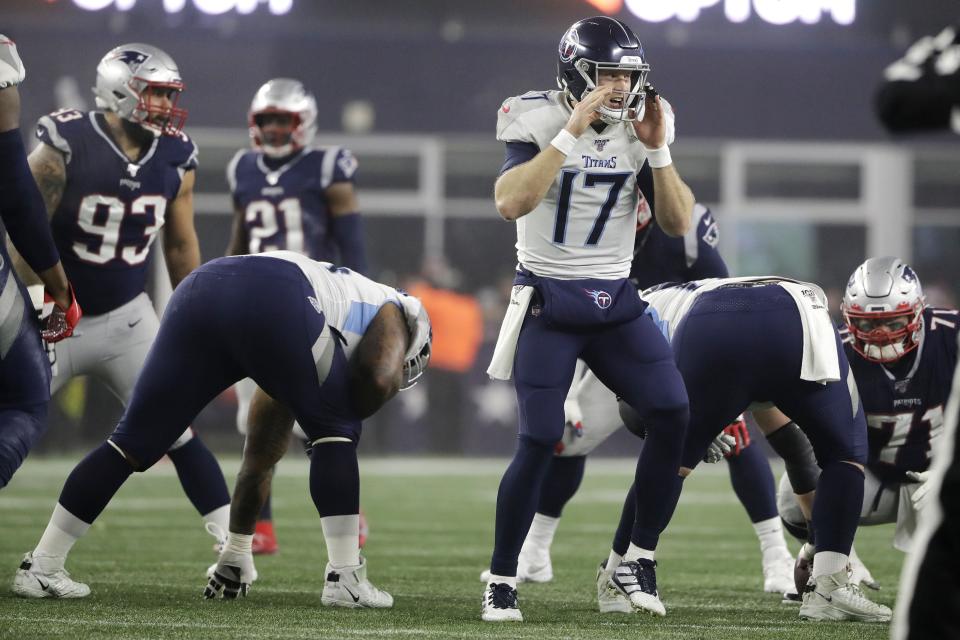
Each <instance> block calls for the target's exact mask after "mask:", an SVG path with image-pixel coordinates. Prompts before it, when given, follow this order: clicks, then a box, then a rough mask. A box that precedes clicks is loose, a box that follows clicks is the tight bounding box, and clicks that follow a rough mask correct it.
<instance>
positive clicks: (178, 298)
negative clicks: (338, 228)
mask: <svg viewBox="0 0 960 640" xmlns="http://www.w3.org/2000/svg"><path fill="white" fill-rule="evenodd" d="M388 303H392V304H388ZM430 337H431V336H430V322H429V319H428V317H427V314H426V312H425V311H424V309H423V306H422V305H421V304H420V301H419V300H417V299H416V298H414V297H412V296H408V295H406V294H404V293H401V292H398V291H397V290H395V289H393V288H391V287H388V286H386V285H381V284H378V283H376V282H373V281H371V280H368V279H367V278H365V277H363V276H361V275H359V274H357V273H354V272H352V271H350V270H349V269H344V268H340V267H335V266H333V265H330V264H328V263H324V262H315V261H313V260H310V259H309V258H306V257H304V256H301V255H299V254H296V253H292V252H289V251H277V252H269V253H263V254H259V255H256V256H237V257H230V258H220V259H218V260H214V261H212V262H209V263H207V264H205V265H203V266H201V267H200V268H198V269H197V270H196V271H194V272H193V273H191V274H190V275H189V276H188V277H187V278H186V279H185V280H184V281H183V282H182V283H181V284H180V286H178V287H177V289H176V291H175V292H174V294H173V297H172V298H171V299H170V303H169V306H168V307H167V310H166V313H165V314H164V317H163V321H162V323H161V326H160V332H159V334H158V335H157V339H156V342H155V343H154V345H153V347H152V348H151V350H150V353H149V355H148V356H147V361H146V364H145V365H144V369H143V372H142V373H141V375H140V378H139V379H138V380H137V383H136V385H135V387H134V390H133V395H132V397H131V400H130V404H129V406H128V407H127V409H126V411H125V412H124V415H123V417H122V418H121V419H120V423H119V425H118V426H117V428H116V429H115V430H114V432H113V434H111V436H110V437H109V438H108V439H107V441H106V442H105V443H103V444H102V445H100V446H99V447H97V448H96V449H94V450H93V451H92V452H90V454H88V455H87V457H86V458H84V460H83V461H81V462H80V464H78V465H77V467H76V468H75V469H74V470H73V472H72V473H71V474H70V476H69V477H68V478H67V481H66V484H65V485H64V487H63V491H62V492H61V494H60V498H59V501H58V504H57V505H56V507H55V509H54V513H53V517H52V518H51V520H50V523H49V524H48V525H47V529H46V531H45V532H44V534H43V537H42V538H41V539H40V542H39V544H38V545H37V547H36V549H35V550H34V551H33V552H31V553H28V554H27V555H26V556H25V557H24V559H23V562H22V564H21V565H20V569H19V570H18V571H17V574H16V577H15V579H14V584H13V590H14V592H15V593H16V594H18V595H21V596H24V597H32V598H42V597H51V596H53V595H54V593H55V594H56V596H55V597H75V598H76V597H83V596H86V595H88V594H89V593H90V589H89V587H87V585H85V584H82V583H79V582H75V581H74V580H72V579H71V578H70V576H69V575H68V574H67V572H66V571H65V570H64V562H65V560H66V556H67V553H68V552H69V550H70V548H71V547H72V546H73V545H74V543H75V542H76V541H77V540H78V539H79V538H80V537H81V536H83V535H84V534H85V533H86V531H87V529H89V528H90V525H91V524H92V523H93V521H94V520H95V519H96V518H97V516H99V515H100V512H101V511H103V509H104V508H105V507H106V506H107V504H108V503H109V502H110V500H111V498H112V497H113V495H114V494H115V493H116V492H117V490H118V489H119V488H120V486H121V485H122V484H123V483H124V482H125V481H126V479H127V478H128V477H129V476H130V474H132V473H133V472H134V471H144V470H146V469H148V468H150V467H151V466H152V465H153V464H154V463H155V462H157V460H159V459H160V458H161V457H162V456H163V454H164V452H165V451H166V450H167V449H168V448H169V447H170V445H171V444H172V443H173V441H174V440H176V439H177V437H178V436H179V435H180V434H181V433H183V430H184V429H185V428H186V426H187V425H188V424H190V422H191V421H192V420H193V419H194V417H195V416H196V415H197V413H199V411H200V410H201V409H203V407H204V406H206V405H207V403H209V402H210V401H211V400H212V399H213V398H215V397H216V396H217V395H218V394H219V393H220V392H222V391H223V390H224V389H226V388H228V387H229V386H230V385H232V384H234V383H235V382H237V381H238V380H240V379H242V378H245V377H249V378H252V379H253V380H254V381H255V382H256V383H257V385H258V386H259V387H260V388H261V389H262V390H263V391H264V392H265V394H264V395H262V396H260V397H259V399H258V401H257V403H256V406H255V408H254V410H255V415H256V419H255V422H256V426H255V427H253V428H252V430H251V433H250V435H248V442H247V446H246V450H245V451H244V460H243V465H242V468H241V470H240V474H239V476H238V479H237V486H236V492H235V498H234V500H233V505H234V508H235V509H236V511H235V512H234V513H233V514H231V521H230V534H229V539H228V541H227V545H226V547H225V549H224V550H223V552H222V553H221V557H220V561H219V562H218V563H217V565H216V567H215V570H214V572H213V576H212V579H211V580H210V583H209V585H208V587H207V595H208V596H209V597H213V596H215V595H217V594H218V593H223V594H224V595H225V596H227V597H235V596H236V595H237V594H238V593H246V591H247V589H248V587H249V584H250V583H251V582H252V580H253V579H254V577H255V573H254V568H253V559H252V555H251V552H250V545H251V540H252V537H253V530H254V524H255V521H256V515H257V512H258V511H259V509H260V504H261V502H262V500H263V497H264V496H265V495H266V492H267V491H268V490H269V486H270V475H269V469H270V467H271V466H272V465H273V464H274V463H275V462H276V460H277V459H278V458H279V457H280V454H281V453H282V451H283V449H284V448H285V445H286V442H287V440H288V438H289V436H290V430H291V427H292V421H293V419H294V418H295V419H296V420H297V421H298V422H299V423H300V425H301V426H302V428H303V430H304V432H306V434H307V435H308V436H309V438H310V444H311V446H312V448H313V451H312V456H311V470H310V489H311V494H312V496H313V500H314V504H316V506H317V510H318V511H319V513H320V522H321V526H322V528H323V533H324V536H325V538H326V543H327V549H328V555H329V564H328V565H327V569H326V572H325V573H326V585H325V586H324V589H323V603H324V604H328V605H348V606H352V607H389V606H391V605H392V604H393V598H391V597H390V595H389V594H387V593H385V592H383V591H380V590H378V589H376V588H375V587H373V586H372V585H371V584H370V582H369V581H368V580H367V579H366V565H365V563H364V561H363V559H362V558H361V557H360V554H359V548H358V534H359V530H358V529H359V516H358V513H359V495H360V489H359V482H360V481H359V472H358V468H357V458H356V446H357V442H358V440H359V438H360V429H361V422H360V421H361V420H362V419H364V418H366V417H368V416H370V415H372V414H373V413H374V412H375V411H376V410H377V409H379V408H380V406H381V405H383V403H384V402H386V401H387V400H388V399H389V398H391V397H393V396H394V395H395V394H396V392H397V391H398V390H399V389H401V388H404V387H406V386H409V385H411V384H413V382H414V381H415V380H416V379H417V378H418V377H419V376H420V375H421V374H422V373H423V371H424V369H425V368H426V365H427V362H428V361H429V357H430ZM330 486H336V487H338V491H335V492H330V491H324V490H323V488H324V487H330ZM53 586H55V587H56V588H52V587H53Z"/></svg>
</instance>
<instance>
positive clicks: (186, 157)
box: [161, 131, 199, 174]
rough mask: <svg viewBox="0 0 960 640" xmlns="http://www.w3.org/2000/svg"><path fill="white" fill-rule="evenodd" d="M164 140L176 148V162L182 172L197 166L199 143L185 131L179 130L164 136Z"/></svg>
mask: <svg viewBox="0 0 960 640" xmlns="http://www.w3.org/2000/svg"><path fill="white" fill-rule="evenodd" d="M162 140H168V141H169V142H168V144H169V145H170V147H171V148H172V149H174V151H173V158H174V163H175V164H176V165H177V168H178V169H180V173H181V174H182V173H183V172H185V171H190V170H191V169H196V168H197V156H198V155H199V149H197V143H195V142H194V141H193V139H191V138H190V136H188V135H187V134H186V133H185V132H183V131H178V132H177V133H176V134H174V135H172V136H164V137H163V138H162ZM162 140H161V141H162Z"/></svg>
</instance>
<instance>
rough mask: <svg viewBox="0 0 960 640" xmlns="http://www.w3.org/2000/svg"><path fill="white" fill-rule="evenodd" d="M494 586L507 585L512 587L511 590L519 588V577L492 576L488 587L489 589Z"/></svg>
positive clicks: (488, 581)
mask: <svg viewBox="0 0 960 640" xmlns="http://www.w3.org/2000/svg"><path fill="white" fill-rule="evenodd" d="M492 584H507V585H510V588H511V589H516V588H517V576H497V575H494V574H492V573H491V574H490V579H489V580H487V586H488V587H489V586H490V585H492Z"/></svg>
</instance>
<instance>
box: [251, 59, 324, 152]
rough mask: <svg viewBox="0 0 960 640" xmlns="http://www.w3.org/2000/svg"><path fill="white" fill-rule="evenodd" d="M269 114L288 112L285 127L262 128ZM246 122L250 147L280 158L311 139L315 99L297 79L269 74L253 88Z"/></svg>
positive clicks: (312, 135)
mask: <svg viewBox="0 0 960 640" xmlns="http://www.w3.org/2000/svg"><path fill="white" fill-rule="evenodd" d="M269 114H279V115H286V116H289V128H288V129H287V130H283V131H276V130H272V131H269V132H267V131H265V130H264V125H265V124H266V123H267V120H268V118H269ZM247 123H248V126H249V128H250V141H251V143H252V144H253V148H254V149H257V150H259V151H263V153H265V154H266V155H268V156H270V157H272V158H282V157H284V156H286V155H289V154H291V153H293V152H294V151H297V150H299V149H302V148H304V147H306V146H309V145H310V143H311V142H313V137H314V136H315V135H316V133H317V100H316V98H314V97H313V94H311V93H310V92H308V91H307V90H306V89H305V88H304V86H303V83H301V82H300V81H299V80H293V79H291V78H273V79H272V80H268V81H267V82H266V83H264V84H263V86H261V87H260V88H259V89H257V93H256V95H254V96H253V101H252V102H251V103H250V112H249V113H248V114H247Z"/></svg>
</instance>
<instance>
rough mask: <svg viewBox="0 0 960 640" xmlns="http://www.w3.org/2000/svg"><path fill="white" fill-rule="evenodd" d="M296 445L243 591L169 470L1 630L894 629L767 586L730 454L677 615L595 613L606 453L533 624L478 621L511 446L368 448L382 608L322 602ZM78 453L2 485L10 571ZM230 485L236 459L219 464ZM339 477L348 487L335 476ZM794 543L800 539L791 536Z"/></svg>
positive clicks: (882, 548)
mask: <svg viewBox="0 0 960 640" xmlns="http://www.w3.org/2000/svg"><path fill="white" fill-rule="evenodd" d="M296 458H297V457H296V456H290V457H289V459H287V460H285V461H284V462H283V463H281V466H280V470H279V472H278V475H277V477H276V479H275V481H274V487H275V501H274V519H275V522H276V525H277V531H278V536H279V538H280V545H281V550H280V553H279V554H278V555H276V556H272V557H267V558H262V559H258V561H257V569H258V570H259V572H260V579H259V581H258V582H256V583H255V585H254V588H253V590H252V591H251V593H250V594H249V595H248V597H247V598H245V599H241V600H237V601H234V602H223V601H204V600H203V599H202V598H201V597H200V593H201V591H202V589H203V586H204V583H205V581H206V580H205V578H204V571H205V569H206V567H207V566H208V565H209V564H211V563H212V562H213V561H214V559H215V556H214V553H213V551H212V547H211V545H212V542H213V539H212V538H211V537H210V536H209V535H207V534H206V533H205V532H204V531H203V528H202V526H201V523H200V518H199V517H198V516H197V514H196V512H194V511H193V509H192V507H190V505H189V503H188V502H187V500H186V498H185V497H184V496H183V494H182V492H181V490H180V486H179V483H178V482H177V479H176V475H175V473H174V472H173V470H172V467H171V466H170V465H168V464H166V463H161V464H160V465H158V466H157V468H155V469H154V470H151V471H150V472H149V473H147V474H141V475H137V476H135V477H133V478H132V479H131V481H129V482H128V483H127V484H126V485H125V486H124V487H123V488H122V489H121V491H120V493H119V494H118V495H117V496H116V498H115V499H114V501H113V503H112V504H111V505H110V506H109V507H108V508H107V510H106V511H105V512H104V514H103V515H102V516H101V518H100V519H99V520H98V521H97V523H96V524H95V525H94V527H93V528H92V529H91V530H90V532H89V534H88V535H87V536H86V538H84V539H83V540H81V541H80V542H79V543H78V544H77V546H76V547H75V548H74V551H73V553H72V554H71V556H70V559H69V561H68V564H67V568H68V569H69V570H70V571H71V573H72V574H73V576H74V577H75V578H77V579H80V580H83V581H85V582H87V583H89V584H90V587H91V588H92V589H93V594H92V595H91V596H90V597H89V598H87V599H85V600H75V601H69V600H68V601H49V600H45V601H34V600H29V601H28V600H22V599H19V598H16V597H14V596H13V595H12V594H11V593H10V592H9V589H8V587H7V586H4V587H3V589H2V593H0V637H2V638H17V639H20V640H26V639H29V638H50V637H57V638H125V639H132V638H204V639H209V638H331V639H338V638H380V637H385V638H394V637H401V638H448V637H449V638H477V637H502V638H549V639H550V640H561V639H563V638H603V639H604V640H610V639H613V638H630V639H644V640H645V639H654V638H682V639H685V640H693V639H697V638H705V639H710V640H714V639H726V638H731V639H737V640H746V639H748V638H777V639H781V638H784V639H785V638H816V639H818V640H821V639H826V638H886V637H888V633H889V629H888V626H887V625H885V624H853V623H842V624H841V623H831V624H825V623H812V622H803V621H800V620H799V619H798V617H797V611H798V607H797V606H796V605H794V606H790V605H783V604H781V603H780V598H779V597H778V596H775V595H771V594H764V593H762V591H761V576H760V555H759V549H758V545H757V542H756V538H755V536H754V534H753V530H752V529H751V527H750V523H749V520H748V519H747V517H746V514H745V513H744V511H743V509H742V508H741V507H740V505H739V504H738V503H737V501H736V498H735V496H734V494H733V491H732V490H731V488H730V483H729V481H728V480H727V476H726V469H725V467H724V465H719V466H714V467H710V466H701V468H700V469H698V471H697V473H696V474H694V477H693V478H691V479H690V480H688V481H687V484H686V487H685V490H684V493H683V498H682V500H681V503H680V506H679V509H678V510H677V514H676V516H675V517H674V519H673V522H672V523H671V525H670V527H669V528H668V529H667V531H666V533H665V534H664V536H663V538H662V540H661V544H660V548H659V550H658V552H657V556H658V561H659V563H660V566H659V571H658V579H659V585H660V592H661V594H662V597H663V599H664V601H665V603H666V606H667V617H666V618H662V619H653V618H648V617H646V616H639V615H624V614H607V615H601V614H600V613H598V612H597V611H596V589H595V581H594V576H595V571H596V566H597V563H598V562H599V561H600V560H601V559H603V558H605V557H606V554H607V551H608V548H609V543H610V538H611V535H612V533H613V529H614V527H615V525H616V521H617V518H618V514H619V509H620V504H621V502H622V498H623V492H624V490H625V488H626V486H627V485H628V484H629V481H630V477H631V475H632V470H631V469H632V466H631V464H630V463H629V462H628V461H625V460H604V459H599V458H598V459H594V460H592V461H590V462H589V463H588V466H587V475H586V478H585V480H584V484H583V486H582V488H581V490H580V493H579V494H578V495H577V497H576V498H575V499H574V500H573V501H572V502H571V503H570V505H569V506H568V507H567V510H566V513H565V514H564V520H563V522H562V523H561V525H560V530H559V531H558V533H557V537H556V540H555V542H554V555H553V559H554V573H555V576H556V577H555V579H554V582H553V583H551V584H543V585H532V586H528V585H521V589H520V604H521V608H522V611H523V615H524V618H525V620H526V621H525V622H524V623H522V624H512V625H508V624H500V625H493V624H488V623H482V622H481V621H480V596H481V593H482V590H483V585H482V584H481V583H480V582H479V578H478V576H479V572H480V571H481V569H483V568H484V567H485V565H486V563H487V562H488V561H489V557H490V551H491V545H492V540H493V515H494V501H495V498H496V492H497V484H498V481H499V477H500V474H501V473H502V471H503V469H504V468H505V466H506V464H507V461H506V460H493V461H489V460H488V461H480V460H453V459H449V460H424V459H416V460H411V459H386V460H383V459H378V460H362V461H361V473H362V475H363V483H362V503H363V508H364V510H365V512H366V513H367V517H368V519H369V522H370V528H371V535H370V540H369V542H368V544H367V549H366V552H365V554H366V556H367V558H368V561H369V567H370V569H369V572H370V573H369V575H370V578H371V579H372V581H373V582H374V583H375V584H376V585H377V586H379V587H381V588H384V589H386V590H387V591H389V592H390V593H392V594H393V596H394V598H395V601H396V602H395V605H394V608H393V609H392V610H386V611H349V610H332V609H327V608H324V607H321V606H320V590H321V588H322V585H323V568H324V565H325V562H326V555H325V552H324V547H323V540H322V536H321V533H320V525H319V519H318V516H317V513H316V511H315V510H314V507H313V503H312V502H311V500H310V496H309V492H308V487H307V470H308V469H307V465H306V463H305V461H302V460H299V459H296ZM73 462H75V461H72V460H62V459H60V460H51V459H29V460H28V461H27V462H26V464H25V465H24V467H23V468H22V469H21V470H20V471H19V472H18V473H17V475H16V476H15V477H14V479H13V482H12V483H11V484H10V486H9V487H7V488H6V489H4V490H3V491H0V523H2V525H0V532H2V535H0V575H2V579H3V580H4V581H5V582H4V584H5V585H8V584H9V582H10V580H12V578H13V574H14V570H15V569H16V567H17V564H18V563H19V561H20V557H21V555H22V554H23V553H24V552H25V551H27V550H29V549H32V548H33V546H34V544H35V543H36V541H37V540H38V539H39V537H40V534H41V533H42V531H43V528H44V526H45V525H46V522H47V519H48V517H49V515H50V512H51V510H52V508H53V505H54V502H55V500H56V497H57V495H58V493H59V491H60V487H61V485H62V483H63V480H64V478H65V477H66V475H67V474H68V473H69V470H70V468H71V467H72V463H73ZM224 467H225V471H226V472H227V475H228V481H229V482H230V483H231V484H232V480H233V474H234V473H235V471H236V467H237V464H236V460H228V461H226V462H225V463H224ZM331 490H335V488H334V487H331ZM892 535H893V529H892V527H890V526H883V527H873V528H868V529H861V530H860V532H859V534H858V537H857V548H858V551H859V553H860V555H861V557H862V558H863V559H864V561H865V562H866V563H867V565H868V566H869V567H870V568H871V570H872V572H873V575H874V577H876V578H877V579H878V580H879V581H880V582H881V583H882V585H883V590H882V591H880V592H878V593H874V592H870V595H871V597H874V598H875V599H876V600H877V601H879V602H882V603H884V604H887V605H890V606H893V602H894V598H895V595H896V593H895V592H896V589H895V586H896V582H897V577H898V575H899V570H900V564H901V561H902V555H901V554H900V553H899V552H897V551H895V550H893V549H892V547H891V546H890V541H891V539H892ZM795 547H796V545H795V544H793V543H791V548H792V549H794V550H795Z"/></svg>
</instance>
